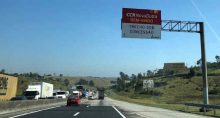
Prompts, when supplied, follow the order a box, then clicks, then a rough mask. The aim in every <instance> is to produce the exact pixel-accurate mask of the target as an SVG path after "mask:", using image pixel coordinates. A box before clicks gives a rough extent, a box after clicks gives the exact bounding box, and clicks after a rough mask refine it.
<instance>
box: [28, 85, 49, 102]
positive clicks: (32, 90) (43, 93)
mask: <svg viewBox="0 0 220 118" xmlns="http://www.w3.org/2000/svg"><path fill="white" fill-rule="evenodd" d="M24 95H25V96H26V97H27V98H28V99H36V100H38V99H39V98H43V99H45V98H48V97H52V96H53V84H50V83H46V82H32V83H31V84H30V85H28V88H27V89H26V91H25V92H24Z"/></svg>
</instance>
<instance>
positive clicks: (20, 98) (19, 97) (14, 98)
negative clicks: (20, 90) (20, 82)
mask: <svg viewBox="0 0 220 118" xmlns="http://www.w3.org/2000/svg"><path fill="white" fill-rule="evenodd" d="M16 100H28V99H27V98H26V97H25V96H16V97H13V98H11V101H16Z"/></svg>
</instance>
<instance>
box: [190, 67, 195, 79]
mask: <svg viewBox="0 0 220 118" xmlns="http://www.w3.org/2000/svg"><path fill="white" fill-rule="evenodd" d="M195 75H196V71H195V68H193V67H191V68H190V69H189V77H193V76H195Z"/></svg>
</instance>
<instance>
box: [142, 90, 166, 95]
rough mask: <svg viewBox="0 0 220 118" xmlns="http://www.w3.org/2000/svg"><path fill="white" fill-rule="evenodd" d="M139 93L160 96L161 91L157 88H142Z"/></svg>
mask: <svg viewBox="0 0 220 118" xmlns="http://www.w3.org/2000/svg"><path fill="white" fill-rule="evenodd" d="M139 94H147V95H152V96H161V95H162V93H161V92H160V91H158V90H155V89H151V90H143V91H141V92H139Z"/></svg>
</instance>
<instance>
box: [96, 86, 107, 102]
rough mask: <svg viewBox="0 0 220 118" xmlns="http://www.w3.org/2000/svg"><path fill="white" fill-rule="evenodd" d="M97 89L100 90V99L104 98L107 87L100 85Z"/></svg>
mask: <svg viewBox="0 0 220 118" xmlns="http://www.w3.org/2000/svg"><path fill="white" fill-rule="evenodd" d="M97 91H98V99H101V100H104V96H105V95H104V92H105V89H104V88H103V87H100V88H97Z"/></svg>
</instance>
